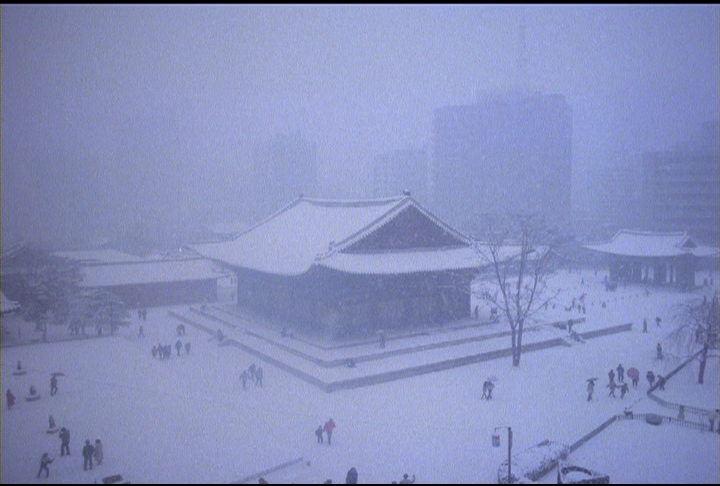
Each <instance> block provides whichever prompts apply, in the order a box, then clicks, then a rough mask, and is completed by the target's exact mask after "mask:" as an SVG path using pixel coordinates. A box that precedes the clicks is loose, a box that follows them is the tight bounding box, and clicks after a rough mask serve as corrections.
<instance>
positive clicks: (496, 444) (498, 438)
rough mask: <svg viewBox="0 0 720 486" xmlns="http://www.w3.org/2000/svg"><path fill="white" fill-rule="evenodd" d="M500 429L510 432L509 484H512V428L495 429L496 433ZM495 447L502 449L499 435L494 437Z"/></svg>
mask: <svg viewBox="0 0 720 486" xmlns="http://www.w3.org/2000/svg"><path fill="white" fill-rule="evenodd" d="M498 429H507V431H508V475H507V479H508V484H511V483H512V482H513V481H512V427H495V432H497V431H498ZM492 438H493V447H500V436H499V435H497V434H494V435H493V437H492Z"/></svg>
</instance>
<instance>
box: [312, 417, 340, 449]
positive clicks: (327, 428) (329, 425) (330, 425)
mask: <svg viewBox="0 0 720 486" xmlns="http://www.w3.org/2000/svg"><path fill="white" fill-rule="evenodd" d="M335 427H336V425H335V422H334V421H333V419H332V418H331V419H329V420H328V421H327V422H325V425H318V428H317V429H315V437H317V442H318V444H322V443H323V434H326V435H327V443H328V445H330V444H331V443H332V434H333V430H335Z"/></svg>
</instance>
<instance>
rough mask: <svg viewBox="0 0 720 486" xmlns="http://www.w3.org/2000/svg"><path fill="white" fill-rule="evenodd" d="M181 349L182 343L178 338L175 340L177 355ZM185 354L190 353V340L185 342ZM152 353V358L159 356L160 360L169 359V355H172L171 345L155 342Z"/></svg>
mask: <svg viewBox="0 0 720 486" xmlns="http://www.w3.org/2000/svg"><path fill="white" fill-rule="evenodd" d="M182 349H183V344H182V342H181V341H180V340H179V339H178V340H177V341H176V342H175V350H176V351H177V355H178V356H180V353H181V351H182ZM185 354H190V341H188V342H186V343H185ZM152 355H153V358H157V357H159V358H160V359H161V360H162V359H170V356H172V346H171V345H170V344H157V345H155V346H153V347H152Z"/></svg>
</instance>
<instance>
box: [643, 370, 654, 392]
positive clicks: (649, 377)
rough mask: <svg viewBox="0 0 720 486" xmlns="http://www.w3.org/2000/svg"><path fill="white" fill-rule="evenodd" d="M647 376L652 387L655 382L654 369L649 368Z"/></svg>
mask: <svg viewBox="0 0 720 486" xmlns="http://www.w3.org/2000/svg"><path fill="white" fill-rule="evenodd" d="M645 378H647V381H648V383H650V388H652V386H653V385H654V384H655V373H653V372H652V370H648V372H647V374H646V375H645Z"/></svg>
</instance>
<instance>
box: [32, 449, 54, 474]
mask: <svg viewBox="0 0 720 486" xmlns="http://www.w3.org/2000/svg"><path fill="white" fill-rule="evenodd" d="M54 460H55V459H54V458H51V457H50V454H48V453H47V452H43V455H42V457H41V458H40V469H38V472H37V476H35V477H36V478H39V477H40V473H41V472H43V471H45V477H46V478H47V477H48V476H50V469H48V464H50V463H51V462H53V461H54Z"/></svg>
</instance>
